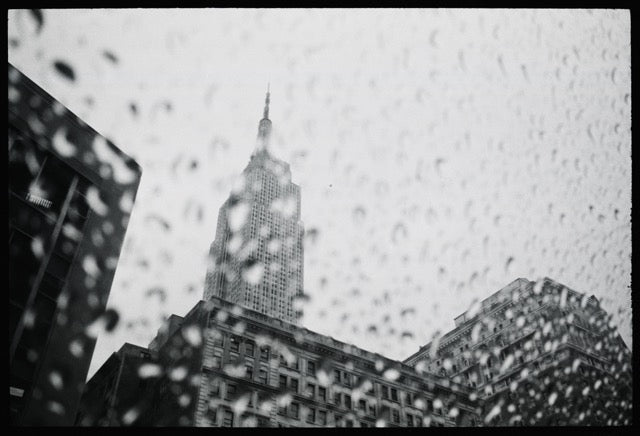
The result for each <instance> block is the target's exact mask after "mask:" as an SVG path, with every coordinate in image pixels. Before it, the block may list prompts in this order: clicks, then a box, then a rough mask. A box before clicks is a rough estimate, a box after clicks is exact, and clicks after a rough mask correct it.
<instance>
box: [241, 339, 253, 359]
mask: <svg viewBox="0 0 640 436" xmlns="http://www.w3.org/2000/svg"><path fill="white" fill-rule="evenodd" d="M254 350H255V345H254V343H253V342H252V341H247V342H245V343H244V354H245V355H247V356H249V357H253V352H254Z"/></svg>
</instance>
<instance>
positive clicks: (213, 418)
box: [207, 408, 218, 425]
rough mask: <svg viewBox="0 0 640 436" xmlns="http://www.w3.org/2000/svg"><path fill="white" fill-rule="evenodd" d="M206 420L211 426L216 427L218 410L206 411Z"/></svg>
mask: <svg viewBox="0 0 640 436" xmlns="http://www.w3.org/2000/svg"><path fill="white" fill-rule="evenodd" d="M207 418H208V419H209V422H210V423H211V424H213V425H216V424H217V423H218V409H216V408H213V409H209V410H208V411H207Z"/></svg>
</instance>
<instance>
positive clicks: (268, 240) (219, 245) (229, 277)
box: [204, 92, 304, 323]
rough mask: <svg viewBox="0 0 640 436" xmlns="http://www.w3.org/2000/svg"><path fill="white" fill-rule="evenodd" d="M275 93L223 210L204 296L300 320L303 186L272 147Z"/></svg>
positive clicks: (267, 101)
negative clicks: (296, 305)
mask: <svg viewBox="0 0 640 436" xmlns="http://www.w3.org/2000/svg"><path fill="white" fill-rule="evenodd" d="M269 96H270V95H269V92H267V98H266V102H265V107H264V114H263V118H262V120H260V125H259V128H258V138H257V144H256V148H255V150H254V152H253V154H252V155H251V160H250V161H249V164H248V165H247V167H246V168H245V169H244V171H243V173H242V178H241V184H240V187H239V188H238V189H235V190H234V192H233V193H232V194H231V196H230V197H229V199H227V201H225V203H224V204H223V205H222V207H221V208H220V212H219V214H218V225H217V229H216V237H215V240H214V241H213V244H211V250H210V268H209V271H208V272H207V277H206V282H205V289H204V300H205V301H206V300H208V299H209V298H211V297H213V296H215V297H218V298H221V299H223V300H226V301H229V302H232V303H236V304H238V305H241V306H243V307H247V308H250V309H253V310H256V311H258V312H260V313H264V314H265V315H269V316H273V317H275V318H278V319H282V320H284V321H287V322H292V323H296V322H297V321H298V319H299V315H300V314H299V313H296V311H295V309H294V300H295V299H296V298H297V297H299V296H301V295H302V291H303V268H304V261H303V246H302V241H303V235H304V226H303V224H302V221H301V220H300V187H299V186H298V185H296V184H295V183H293V182H292V181H291V171H290V169H289V164H287V163H286V162H283V161H281V160H279V159H276V158H275V157H273V156H272V155H271V154H270V152H269V148H268V145H269V140H270V136H271V120H269Z"/></svg>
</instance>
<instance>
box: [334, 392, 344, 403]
mask: <svg viewBox="0 0 640 436" xmlns="http://www.w3.org/2000/svg"><path fill="white" fill-rule="evenodd" d="M341 397H342V394H341V393H340V392H334V393H333V404H336V405H340V404H341V403H342V401H341Z"/></svg>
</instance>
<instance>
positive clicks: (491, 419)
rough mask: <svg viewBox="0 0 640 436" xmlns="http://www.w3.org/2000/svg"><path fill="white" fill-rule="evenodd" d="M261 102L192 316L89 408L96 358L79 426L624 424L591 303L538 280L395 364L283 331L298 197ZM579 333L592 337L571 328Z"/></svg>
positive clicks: (103, 387)
mask: <svg viewBox="0 0 640 436" xmlns="http://www.w3.org/2000/svg"><path fill="white" fill-rule="evenodd" d="M268 99H269V97H268V94H267V106H266V108H265V115H264V118H263V119H262V120H261V121H260V127H259V133H258V146H257V148H256V151H255V152H254V154H253V155H252V159H251V161H250V163H249V165H248V166H247V169H245V171H244V176H245V183H244V185H243V188H242V189H241V190H239V191H237V192H235V193H234V194H233V195H232V196H231V198H230V199H229V200H227V202H225V204H224V205H223V207H222V208H221V209H220V214H219V217H218V227H217V231H216V239H215V241H214V243H213V245H212V248H211V256H212V262H211V266H210V269H209V271H208V272H207V278H206V282H205V292H204V297H205V299H204V301H200V302H199V303H197V304H196V305H195V306H194V308H193V309H192V310H191V311H190V312H189V313H188V314H187V315H185V317H184V318H182V317H178V316H176V315H172V316H171V317H170V318H169V319H168V320H167V323H166V325H165V326H163V327H162V328H161V329H160V331H159V332H158V336H157V337H156V338H155V339H154V340H153V341H152V342H151V344H150V346H149V350H148V352H147V351H146V350H143V349H138V348H136V353H138V352H139V353H140V354H141V355H142V354H145V353H148V354H145V355H147V356H149V357H148V360H144V359H142V360H140V359H138V360H135V361H134V362H137V365H138V377H139V379H140V381H138V382H136V381H135V380H133V379H127V380H128V382H127V383H125V384H124V385H122V383H120V385H118V386H119V387H118V388H117V389H119V390H118V394H117V395H118V396H119V397H121V398H122V399H123V400H122V401H119V399H118V398H116V399H115V400H112V401H110V402H109V404H110V406H109V407H108V408H104V407H101V406H99V405H100V404H102V402H103V401H104V400H103V399H101V398H100V397H99V395H98V396H97V397H96V394H95V393H96V392H98V393H100V392H114V390H113V389H111V388H110V386H112V385H113V383H116V384H117V383H118V382H117V381H115V382H114V381H113V380H114V376H113V375H112V376H111V377H104V376H102V375H101V374H106V373H110V374H116V372H115V369H114V368H116V367H118V362H121V361H122V359H121V358H119V357H118V356H117V355H114V356H112V358H111V359H109V361H107V362H106V363H105V364H104V365H103V368H106V369H104V370H103V369H102V368H101V369H100V370H99V371H98V373H97V374H96V376H94V378H95V381H94V380H93V379H92V380H91V381H90V382H89V385H88V386H90V390H89V391H87V393H85V396H84V398H83V401H82V403H83V405H82V409H81V413H80V415H79V419H78V423H79V424H81V425H96V424H101V423H102V424H108V425H121V424H124V425H161V426H176V425H180V426H221V427H239V426H258V427H334V426H344V427H374V426H387V427H422V426H447V427H452V426H460V427H468V426H485V425H489V426H492V425H518V424H527V425H531V424H541V423H547V424H548V423H558V424H574V425H585V424H592V423H602V424H625V423H629V420H630V411H629V407H630V401H631V396H630V390H629V389H630V388H629V387H628V386H627V390H624V388H620V389H619V393H618V394H615V393H614V392H613V391H614V390H615V389H617V388H616V387H617V386H618V385H619V384H621V383H622V384H624V383H627V382H628V380H629V379H630V362H629V360H630V359H629V356H628V350H627V349H626V347H625V346H624V344H623V343H622V341H621V340H620V339H619V336H617V333H615V329H613V328H612V327H609V324H608V323H609V318H608V316H607V315H606V313H604V311H603V310H602V309H600V308H599V307H598V303H597V300H596V299H595V298H594V297H591V298H590V299H587V298H586V297H582V296H580V294H578V293H576V292H574V291H571V290H569V289H568V288H566V287H564V286H562V285H560V284H558V283H555V282H553V281H551V280H550V279H546V280H545V281H544V282H540V284H534V283H533V282H530V281H528V280H525V279H518V280H516V281H514V282H513V283H511V284H510V285H508V286H507V287H505V288H504V289H502V290H500V291H498V292H497V293H495V294H494V295H492V296H491V297H489V298H487V299H486V300H484V301H483V302H482V303H481V304H480V305H479V306H478V307H477V308H473V309H470V310H469V311H467V312H465V313H464V314H462V315H461V316H459V317H458V318H456V326H457V327H456V329H455V330H453V331H452V332H450V333H447V334H446V335H444V336H443V337H441V338H440V339H439V340H438V341H436V342H434V343H430V344H427V345H426V346H425V347H421V349H420V350H419V351H418V352H417V353H416V354H414V355H413V356H411V357H409V358H408V359H406V361H404V362H399V361H395V360H391V359H388V358H385V357H384V356H381V355H379V354H376V353H371V352H368V351H366V350H363V349H360V348H358V347H355V346H353V345H349V344H345V343H343V342H340V341H337V340H335V339H333V338H330V337H327V336H324V335H321V334H318V333H315V332H312V331H309V330H307V329H305V328H303V327H301V326H299V325H297V321H298V315H297V313H296V311H295V310H294V309H295V308H296V302H297V300H298V299H301V300H302V299H304V295H303V294H302V269H301V265H302V263H303V258H302V256H303V252H302V249H301V247H300V238H301V235H302V223H301V222H300V220H299V216H300V215H299V214H300V191H299V188H298V187H297V186H296V185H294V184H293V183H291V175H290V172H289V169H288V166H287V165H286V164H284V163H282V162H281V161H278V160H277V159H275V158H273V157H271V155H270V153H269V151H268V149H267V144H268V138H269V133H270V131H271V122H270V121H269V119H268V101H269V100H268ZM278 168H280V169H278ZM286 203H289V204H290V205H289V206H288V207H285V206H284V204H286ZM587 319H588V320H589V321H588V324H589V325H591V326H599V327H598V328H597V329H596V328H595V327H593V328H591V329H589V328H587V327H585V326H586V325H587V324H585V323H587V321H586V320H587ZM581 320H582V321H581ZM597 320H600V321H597ZM602 320H606V321H602ZM603 322H604V323H605V324H606V328H605V327H604V326H603ZM587 330H589V332H588V333H587V332H586V331H587ZM581 341H583V342H581ZM584 341H588V342H584ZM605 343H606V344H605ZM598 344H600V345H598ZM604 350H609V351H610V352H613V351H614V350H617V351H616V353H617V354H615V355H613V354H610V353H609V354H607V356H604V355H602V354H603V353H604ZM599 352H600V353H599ZM119 353H122V350H121V351H120V352H119ZM620 353H621V354H620ZM114 362H115V363H114ZM576 362H577V363H576ZM120 365H121V366H122V364H120ZM611 365H614V367H612V366H611ZM615 365H617V366H615ZM625 365H626V366H625ZM109 368H111V369H109ZM525 369H526V371H525ZM625 371H626V372H625ZM132 373H133V372H132V371H131V370H129V369H127V374H132ZM607 377H608V378H607ZM598 380H601V382H600V384H601V385H602V386H600V385H598V386H597V387H596V386H595V384H597V381H598ZM585 382H586V383H591V384H594V386H593V389H594V390H598V389H602V391H601V392H604V391H607V392H609V397H606V396H605V397H603V398H601V401H602V402H603V404H602V407H603V408H607V407H609V408H612V407H613V409H611V412H610V415H607V416H600V415H601V414H600V413H599V412H598V411H597V410H596V409H595V408H594V403H593V401H592V400H593V398H592V397H589V395H588V393H589V391H588V390H587V391H585V389H586V388H587V386H582V384H583V383H585ZM532 384H535V385H536V386H537V391H536V389H533V387H532V386H531V385H532ZM605 385H606V387H605ZM142 386H144V388H143V387H142ZM571 386H572V388H570V387H571ZM572 389H573V392H574V397H570V395H571V390H572ZM532 392H533V394H532ZM567 392H569V394H567ZM585 392H586V394H585ZM136 395H137V396H138V402H137V404H133V405H132V404H131V401H130V399H131V398H134V397H135V396H136ZM554 395H555V398H554ZM593 395H594V396H595V395H599V394H596V393H593ZM560 396H562V398H560ZM616 396H617V398H616ZM578 397H580V398H578ZM583 397H584V398H586V400H585V399H584V398H583ZM609 400H612V401H609ZM556 401H557V403H556ZM607 401H608V403H607ZM554 404H555V405H556V406H560V407H554ZM608 413H609V412H608ZM598 416H599V418H598V419H602V420H600V421H599V420H598V419H595V417H598ZM625 420H626V421H625Z"/></svg>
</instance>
